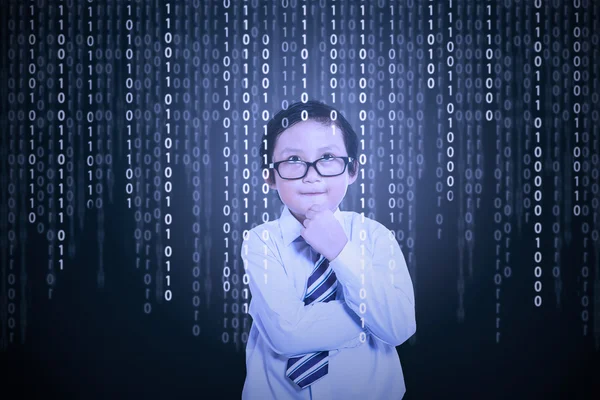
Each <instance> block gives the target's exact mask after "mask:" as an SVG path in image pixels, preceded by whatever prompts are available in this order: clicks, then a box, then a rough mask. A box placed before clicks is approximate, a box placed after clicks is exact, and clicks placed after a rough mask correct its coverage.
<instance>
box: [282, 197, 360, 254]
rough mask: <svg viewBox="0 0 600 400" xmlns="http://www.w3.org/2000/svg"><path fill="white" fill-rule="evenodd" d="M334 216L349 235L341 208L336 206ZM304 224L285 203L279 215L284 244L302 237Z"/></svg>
mask: <svg viewBox="0 0 600 400" xmlns="http://www.w3.org/2000/svg"><path fill="white" fill-rule="evenodd" d="M333 216H334V217H335V219H337V220H338V222H339V223H340V224H341V225H342V228H343V229H344V232H345V233H346V236H348V232H347V231H346V224H345V221H344V216H343V215H342V212H341V211H340V208H339V207H338V208H336V209H335V211H334V213H333ZM302 228H303V225H302V224H301V223H300V222H299V221H298V220H297V219H296V217H294V216H293V215H292V213H291V212H290V209H289V208H288V207H287V206H286V205H284V206H283V209H282V211H281V216H280V217H279V229H280V230H281V237H282V238H283V244H284V245H285V246H286V247H287V246H289V245H290V244H291V243H292V242H293V241H294V240H296V239H297V238H298V237H300V231H301V230H302Z"/></svg>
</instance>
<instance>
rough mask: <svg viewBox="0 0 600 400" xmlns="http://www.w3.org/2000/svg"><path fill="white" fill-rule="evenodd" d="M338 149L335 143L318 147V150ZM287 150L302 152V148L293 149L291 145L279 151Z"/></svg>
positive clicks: (285, 151) (284, 151)
mask: <svg viewBox="0 0 600 400" xmlns="http://www.w3.org/2000/svg"><path fill="white" fill-rule="evenodd" d="M334 149H335V150H339V149H340V148H339V147H338V146H337V145H335V144H334V145H331V146H325V147H320V148H319V149H318V151H323V150H334ZM287 152H297V153H302V149H294V148H291V147H286V148H285V149H283V150H282V151H281V154H284V153H287Z"/></svg>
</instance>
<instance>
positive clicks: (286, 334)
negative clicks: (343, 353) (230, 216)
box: [241, 230, 363, 357]
mask: <svg viewBox="0 0 600 400" xmlns="http://www.w3.org/2000/svg"><path fill="white" fill-rule="evenodd" d="M272 246H273V243H272V242H271V241H269V240H263V238H262V237H261V236H259V234H258V232H256V231H255V230H251V231H250V234H249V237H248V238H247V239H245V240H244V241H243V243H242V251H241V252H242V260H243V262H244V269H245V270H246V273H247V274H248V277H249V283H248V285H249V287H250V292H251V294H252V300H251V303H250V309H249V313H250V315H251V316H252V319H253V323H255V324H256V325H257V328H258V330H259V332H260V334H261V335H262V337H263V338H264V340H265V341H266V342H267V343H268V344H269V346H270V347H271V349H272V350H273V351H274V352H275V353H277V354H280V355H282V356H286V357H292V356H296V355H301V354H307V353H312V352H316V351H323V350H334V349H340V348H344V347H355V346H357V345H359V344H360V341H359V340H358V337H359V335H360V333H361V332H363V329H361V325H360V318H359V317H358V316H357V315H356V314H355V313H354V312H353V311H352V310H351V309H350V308H349V307H348V305H347V304H346V303H345V302H344V301H342V300H333V301H329V302H327V303H323V302H316V303H311V304H310V305H308V306H305V304H304V301H302V300H301V299H299V298H298V296H297V295H296V294H295V290H294V286H293V284H292V283H291V281H290V280H289V278H288V277H287V274H286V272H285V269H284V268H283V265H282V262H281V260H280V259H279V257H277V256H276V255H275V253H274V251H273V249H272ZM290 268H293V266H290Z"/></svg>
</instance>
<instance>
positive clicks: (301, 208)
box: [261, 101, 358, 223]
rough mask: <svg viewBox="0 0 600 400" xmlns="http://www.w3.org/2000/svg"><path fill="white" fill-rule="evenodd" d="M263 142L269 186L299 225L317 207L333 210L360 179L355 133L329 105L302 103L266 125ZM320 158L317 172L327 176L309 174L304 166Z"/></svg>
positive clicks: (279, 114)
mask: <svg viewBox="0 0 600 400" xmlns="http://www.w3.org/2000/svg"><path fill="white" fill-rule="evenodd" d="M265 139H266V149H265V146H264V144H263V145H262V146H261V160H262V164H263V165H262V168H263V169H267V170H268V173H269V174H268V176H267V178H266V179H265V182H266V183H267V184H269V187H270V188H271V189H274V190H277V192H278V194H279V198H280V199H281V201H282V202H283V203H284V204H285V205H286V206H287V207H288V208H289V209H290V211H291V213H292V215H294V217H296V219H297V220H298V221H300V223H302V222H303V221H304V218H305V217H304V214H305V213H306V211H307V210H308V209H309V208H310V207H311V206H312V205H313V204H317V203H318V204H322V205H324V206H325V207H327V208H328V209H330V210H331V211H335V209H336V208H337V207H338V206H339V204H340V203H341V201H342V199H343V198H344V196H345V195H346V190H347V189H348V185H350V184H352V183H354V181H356V178H357V177H358V137H357V135H356V132H354V129H352V127H351V126H350V124H349V123H348V121H347V120H346V119H345V118H344V117H343V116H342V114H340V113H339V112H338V111H337V110H336V109H334V108H332V107H330V106H328V105H326V104H323V103H320V102H318V101H307V102H306V103H301V102H298V103H294V104H292V105H290V106H289V108H288V109H286V110H281V111H280V112H278V113H277V114H276V115H275V116H274V117H273V119H271V120H270V121H269V123H268V124H267V134H266V138H265ZM340 157H350V160H348V159H344V158H340ZM319 159H320V161H319V162H318V164H317V168H318V169H319V172H320V173H321V174H323V175H324V176H321V175H320V174H319V173H317V171H316V170H315V168H314V165H313V166H309V167H308V170H306V166H305V164H304V163H302V161H306V162H314V161H317V160H319ZM277 163H279V164H277ZM274 164H275V165H277V167H278V169H279V172H277V171H276V169H275V168H274V167H273V166H274ZM270 166H271V167H270ZM305 172H306V173H305ZM285 178H288V179H285ZM312 193H318V194H312Z"/></svg>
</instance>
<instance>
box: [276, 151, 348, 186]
mask: <svg viewBox="0 0 600 400" xmlns="http://www.w3.org/2000/svg"><path fill="white" fill-rule="evenodd" d="M352 161H354V158H353V157H331V156H327V157H321V158H319V159H318V160H315V161H313V162H308V161H302V160H297V161H296V160H284V161H278V162H276V163H271V164H269V168H275V170H276V171H277V173H278V174H279V176H280V177H281V179H288V180H293V179H302V178H304V177H305V176H306V174H307V173H308V168H309V167H310V166H311V165H312V166H313V167H314V168H315V171H317V173H318V174H319V175H321V176H323V177H331V176H338V175H341V174H343V173H344V171H346V166H347V165H348V163H350V162H352Z"/></svg>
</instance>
